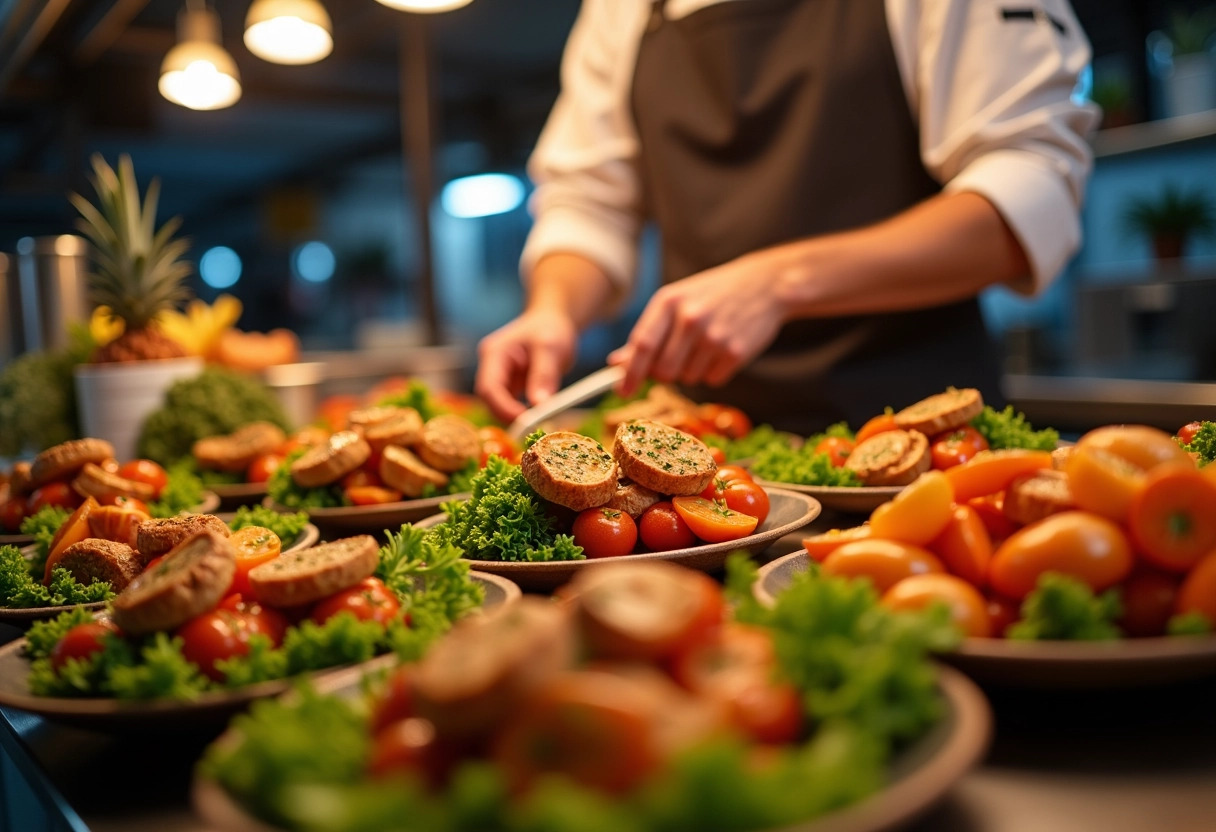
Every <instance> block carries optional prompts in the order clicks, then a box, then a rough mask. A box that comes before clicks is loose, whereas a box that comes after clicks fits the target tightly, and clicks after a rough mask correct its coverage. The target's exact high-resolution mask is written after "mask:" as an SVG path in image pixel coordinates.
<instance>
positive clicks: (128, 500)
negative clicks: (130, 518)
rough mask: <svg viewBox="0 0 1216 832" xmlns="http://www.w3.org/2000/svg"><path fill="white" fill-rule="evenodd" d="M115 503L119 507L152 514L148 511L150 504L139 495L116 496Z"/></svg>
mask: <svg viewBox="0 0 1216 832" xmlns="http://www.w3.org/2000/svg"><path fill="white" fill-rule="evenodd" d="M114 505H116V506H117V507H118V508H126V509H131V510H132V511H142V512H143V513H144V514H151V512H150V511H148V504H147V503H145V502H144V501H143V500H141V499H139V498H138V497H116V498H115V499H114Z"/></svg>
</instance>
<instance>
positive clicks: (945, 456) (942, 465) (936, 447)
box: [929, 425, 988, 471]
mask: <svg viewBox="0 0 1216 832" xmlns="http://www.w3.org/2000/svg"><path fill="white" fill-rule="evenodd" d="M932 442H933V444H932V447H931V448H930V449H929V452H930V453H931V454H932V456H933V467H934V468H936V469H938V470H939V471H944V470H946V469H947V468H953V467H954V466H955V465H962V464H963V463H964V462H967V461H968V460H970V459H972V458H973V457H975V455H976V454H978V453H979V452H980V451H986V450H988V440H987V439H985V438H984V435H983V434H982V433H980V432H979V431H978V430H976V429H975V428H973V427H971V426H970V425H964V426H963V427H961V428H957V429H956V430H951V431H946V432H945V433H939V434H938V435H937V436H935V437H933V440H932Z"/></svg>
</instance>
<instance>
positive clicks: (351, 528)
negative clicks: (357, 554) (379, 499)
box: [262, 494, 469, 539]
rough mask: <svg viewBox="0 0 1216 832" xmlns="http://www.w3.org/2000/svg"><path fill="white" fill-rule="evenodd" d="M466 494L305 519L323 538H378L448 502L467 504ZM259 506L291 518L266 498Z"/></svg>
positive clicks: (330, 511)
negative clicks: (312, 524)
mask: <svg viewBox="0 0 1216 832" xmlns="http://www.w3.org/2000/svg"><path fill="white" fill-rule="evenodd" d="M468 498H469V495H468V494H447V495H444V496H442V497H427V498H425V499H421V500H403V501H401V502H397V503H382V504H380V505H376V506H341V507H339V508H310V509H307V511H308V519H309V520H310V521H311V522H312V523H314V524H315V525H316V526H317V528H319V529H320V530H321V533H322V534H323V535H325V536H326V538H327V539H328V538H330V537H334V536H344V535H352V534H372V535H379V534H381V533H383V532H384V531H385V530H386V529H387V530H388V531H396V530H397V529H399V528H400V527H401V525H402V524H403V523H417V522H418V521H419V520H423V519H425V518H427V517H430V516H432V515H434V514H435V512H437V511H439V510H440V508H442V506H443V504H444V503H446V502H449V501H451V500H456V501H460V500H467V499H468ZM262 505H263V506H265V507H266V508H269V509H271V510H273V511H277V512H279V513H280V514H291V513H292V512H294V511H296V509H293V508H288V507H287V506H284V505H280V504H279V503H276V502H275V501H274V499H273V498H271V497H267V498H266V499H265V500H263V501H262Z"/></svg>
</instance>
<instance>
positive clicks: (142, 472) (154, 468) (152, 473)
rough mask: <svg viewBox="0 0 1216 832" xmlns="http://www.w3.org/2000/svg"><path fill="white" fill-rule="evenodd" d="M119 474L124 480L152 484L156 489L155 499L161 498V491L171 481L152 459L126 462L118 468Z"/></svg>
mask: <svg viewBox="0 0 1216 832" xmlns="http://www.w3.org/2000/svg"><path fill="white" fill-rule="evenodd" d="M118 476H120V477H122V478H123V479H124V480H134V481H135V482H143V483H147V484H148V485H150V486H152V488H153V489H155V490H156V494H155V495H154V496H153V499H159V498H160V495H161V492H162V491H164V490H165V486H166V485H167V484H168V483H169V475H168V474H167V473H166V472H165V469H164V468H161V467H160V466H159V465H157V464H156V463H155V462H153V461H152V460H150V459H133V460H131V461H130V462H127V463H124V464H123V465H122V467H120V468H119V469H118Z"/></svg>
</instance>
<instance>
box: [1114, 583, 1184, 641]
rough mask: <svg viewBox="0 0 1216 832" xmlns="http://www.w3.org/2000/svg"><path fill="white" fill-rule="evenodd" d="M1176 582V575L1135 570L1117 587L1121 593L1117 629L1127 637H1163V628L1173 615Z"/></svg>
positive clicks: (1176, 590) (1176, 592)
mask: <svg viewBox="0 0 1216 832" xmlns="http://www.w3.org/2000/svg"><path fill="white" fill-rule="evenodd" d="M1179 583H1180V581H1179V579H1178V576H1177V575H1167V574H1166V573H1164V572H1158V571H1157V570H1156V569H1145V568H1137V569H1136V571H1135V572H1133V573H1132V574H1131V577H1129V578H1128V579H1127V580H1126V581H1124V582H1123V586H1122V587H1120V589H1121V590H1122V591H1123V615H1122V617H1121V618H1120V619H1119V626H1120V627H1122V628H1123V631H1124V632H1125V633H1127V634H1128V635H1129V636H1136V637H1145V636H1160V635H1164V634H1165V626H1166V624H1168V623H1169V620H1170V616H1171V615H1172V614H1173V612H1174V603H1175V601H1176V600H1177V598H1178V585H1179Z"/></svg>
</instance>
